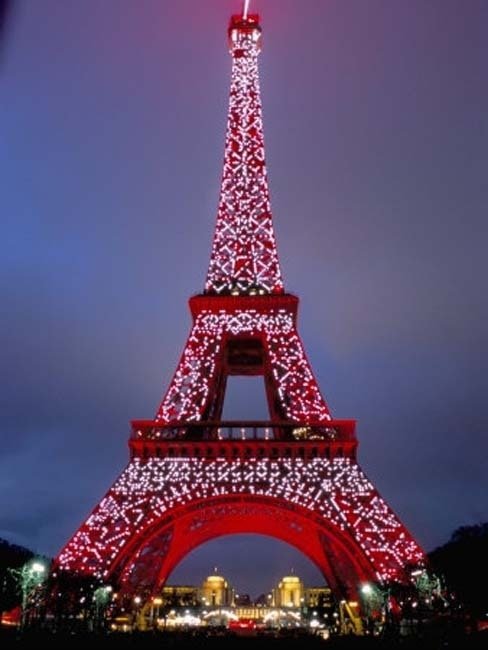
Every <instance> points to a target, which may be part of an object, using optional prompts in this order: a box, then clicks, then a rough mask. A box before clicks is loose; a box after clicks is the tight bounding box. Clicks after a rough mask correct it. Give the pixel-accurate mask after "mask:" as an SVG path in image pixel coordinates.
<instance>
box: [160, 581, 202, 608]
mask: <svg viewBox="0 0 488 650" xmlns="http://www.w3.org/2000/svg"><path fill="white" fill-rule="evenodd" d="M160 597H161V600H162V604H163V605H164V606H165V607H196V606H197V605H198V604H199V601H198V587H193V586H186V585H184V586H180V585H175V586H166V587H163V589H162V590H161V596H160Z"/></svg>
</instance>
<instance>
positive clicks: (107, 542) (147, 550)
mask: <svg viewBox="0 0 488 650" xmlns="http://www.w3.org/2000/svg"><path fill="white" fill-rule="evenodd" d="M246 7H247V5H246ZM228 37H229V48H230V53H231V56H232V76H231V86H230V101H229V112H228V123H227V135H226V143H225V157H224V169H223V179H222V186H221V192H220V201H219V208H218V215H217V224H216V229H215V235H214V240H213V247H212V253H211V258H210V265H209V269H208V273H207V279H206V283H205V290H204V291H203V293H202V294H200V295H196V296H193V297H192V298H190V301H189V304H190V310H191V315H192V318H193V325H192V328H191V331H190V334H189V337H188V340H187V343H186V346H185V348H184V350H183V354H182V356H181V359H180V362H179V364H178V367H177V369H176V372H175V374H174V377H173V379H172V381H171V383H170V385H169V388H168V390H167V392H166V394H165V396H164V398H163V400H162V402H161V405H160V406H159V408H158V410H157V413H156V415H155V417H154V419H152V420H143V421H139V420H137V421H133V422H132V431H131V437H130V441H129V446H130V460H129V463H128V465H127V467H126V468H125V469H124V470H123V472H122V474H121V475H120V476H119V478H118V479H117V480H116V481H115V483H114V484H113V485H112V487H111V488H110V489H109V491H108V492H107V494H106V495H105V496H104V497H103V499H102V500H101V501H100V503H99V504H98V505H97V506H96V507H95V509H94V510H93V512H92V513H91V514H90V515H89V517H88V518H87V519H86V521H85V522H84V523H83V524H82V525H81V527H80V528H79V530H78V531H77V532H76V533H75V535H74V536H73V537H72V538H71V539H70V541H69V542H68V543H67V544H66V546H65V547H64V548H63V549H62V551H61V552H60V554H59V556H58V558H57V564H58V566H59V567H60V568H61V569H65V570H68V571H74V572H78V573H82V574H89V575H92V576H94V577H96V578H97V579H100V580H104V581H111V582H112V583H114V584H117V585H119V586H120V587H121V588H122V589H125V590H126V593H134V592H135V591H136V590H137V591H138V592H139V593H142V590H145V593H157V591H158V589H160V588H161V587H162V585H163V584H164V583H165V581H166V579H167V578H168V576H169V575H170V573H171V572H172V570H173V569H174V568H175V566H176V565H177V564H178V563H179V562H180V561H181V560H182V559H183V558H184V557H185V556H186V555H187V554H188V553H189V552H190V551H191V550H192V549H194V548H196V547H197V546H199V545H201V544H203V543H205V542H207V541H208V540H211V539H213V538H215V537H218V536H222V535H231V534H236V533H256V534H263V535H268V536H271V537H274V538H277V539H280V540H283V541H285V542H287V543H289V544H291V545H292V546H294V547H296V548H297V549H299V550H300V551H301V552H303V553H304V554H305V555H306V556H307V557H308V558H310V560H311V561H312V562H314V563H315V565H316V566H318V567H319V569H320V570H321V571H322V573H323V575H324V577H325V579H326V581H327V583H328V584H329V585H330V587H331V588H332V590H333V591H334V592H335V593H336V595H338V596H339V597H340V598H344V597H349V598H354V597H357V594H358V591H359V587H360V585H361V583H362V582H365V581H376V582H378V581H379V582H383V581H388V580H403V579H405V577H406V576H405V571H406V567H407V566H409V565H417V564H422V563H423V561H424V553H423V551H422V549H421V548H420V547H419V546H418V544H417V543H416V542H415V540H414V539H413V538H412V536H411V535H410V534H409V533H408V531H407V530H406V529H405V527H404V526H403V525H402V523H401V522H400V521H399V519H398V517H397V516H396V515H395V514H394V513H393V511H392V510H391V509H390V507H389V506H388V505H387V504H386V503H385V501H384V500H383V499H382V497H381V496H380V495H379V493H378V492H377V490H376V489H375V487H374V485H373V484H372V483H371V481H370V480H369V479H368V478H367V477H366V476H365V474H364V472H363V471H362V469H361V468H360V466H359V464H358V462H357V459H356V452H357V446H358V443H357V439H356V436H355V421H354V420H338V419H335V418H333V417H332V416H331V414H330V412H329V408H328V406H327V404H326V402H325V400H324V398H323V396H322V394H321V392H320V389H319V387H318V385H317V381H316V379H315V377H314V374H313V372H312V368H311V366H310V363H309V361H308V359H307V356H306V354H305V351H304V348H303V344H302V342H301V340H300V336H299V334H298V331H297V310H298V298H297V297H296V296H294V295H291V294H289V293H287V292H286V291H285V289H284V285H283V279H282V275H281V270H280V264H279V259H278V253H277V248H276V242H275V236H274V232H273V224H272V216H271V207H270V199H269V191H268V182H267V174H266V164H265V150H264V140H263V123H262V111H261V95H260V87H259V74H258V55H259V52H260V49H261V39H262V32H261V27H260V24H259V17H258V16H257V15H253V14H248V13H247V10H245V11H244V13H243V14H242V15H236V16H232V18H231V20H230V25H229V29H228ZM232 375H247V376H256V375H257V376H262V377H263V378H264V384H265V387H266V397H267V403H268V407H269V420H267V421H242V422H241V421H239V422H235V421H232V422H231V421H223V420H222V407H223V402H224V396H225V390H226V382H227V378H228V377H229V376H232Z"/></svg>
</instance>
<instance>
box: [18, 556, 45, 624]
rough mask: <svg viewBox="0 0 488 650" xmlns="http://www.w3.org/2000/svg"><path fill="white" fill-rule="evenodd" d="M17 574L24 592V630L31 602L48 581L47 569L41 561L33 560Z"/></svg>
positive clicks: (22, 622)
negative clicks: (37, 591)
mask: <svg viewBox="0 0 488 650" xmlns="http://www.w3.org/2000/svg"><path fill="white" fill-rule="evenodd" d="M16 573H17V575H18V577H19V580H20V589H21V592H22V618H21V623H20V625H21V629H24V628H25V624H26V622H27V608H28V604H29V600H30V599H31V597H32V596H33V594H34V592H35V591H36V589H37V588H38V587H40V586H41V585H42V583H43V582H44V580H45V579H46V577H47V567H46V565H45V564H44V563H43V562H41V561H40V560H32V561H31V562H27V564H24V566H23V567H22V568H21V569H19V570H18V571H17V572H16Z"/></svg>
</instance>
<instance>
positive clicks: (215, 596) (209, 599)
mask: <svg viewBox="0 0 488 650" xmlns="http://www.w3.org/2000/svg"><path fill="white" fill-rule="evenodd" d="M199 598H200V604H201V605H202V606H203V607H233V606H234V590H233V589H232V587H231V586H230V585H229V583H228V582H227V580H226V579H225V578H223V577H222V576H219V575H211V576H208V578H206V580H204V581H203V584H202V586H201V587H200V590H199Z"/></svg>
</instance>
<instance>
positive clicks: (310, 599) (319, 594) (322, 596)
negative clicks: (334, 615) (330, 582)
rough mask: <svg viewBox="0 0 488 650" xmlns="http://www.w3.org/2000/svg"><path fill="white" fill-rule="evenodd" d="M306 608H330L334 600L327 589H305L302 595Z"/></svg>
mask: <svg viewBox="0 0 488 650" xmlns="http://www.w3.org/2000/svg"><path fill="white" fill-rule="evenodd" d="M303 598H304V603H305V605H306V607H311V608H314V607H315V608H324V607H325V608H329V609H330V608H332V607H333V606H334V599H333V597H332V591H331V590H330V588H329V587H306V588H305V590H304V594H303Z"/></svg>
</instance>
